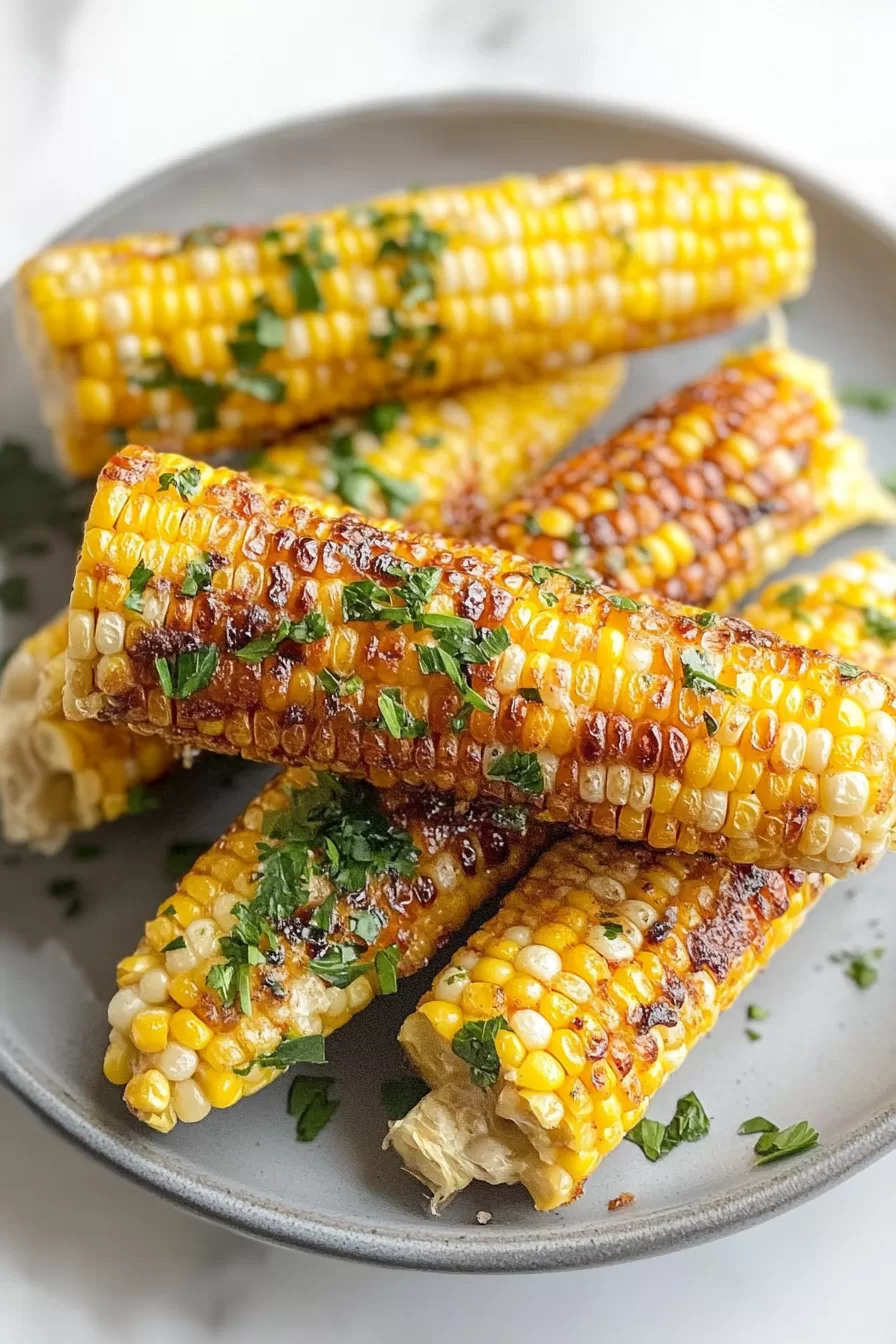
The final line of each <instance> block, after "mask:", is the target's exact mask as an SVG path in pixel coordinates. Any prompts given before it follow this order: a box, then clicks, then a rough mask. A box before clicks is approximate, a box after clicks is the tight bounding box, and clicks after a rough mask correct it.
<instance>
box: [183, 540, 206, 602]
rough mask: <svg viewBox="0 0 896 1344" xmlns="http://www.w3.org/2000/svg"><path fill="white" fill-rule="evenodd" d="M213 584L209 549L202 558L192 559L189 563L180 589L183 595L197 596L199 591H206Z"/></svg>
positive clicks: (203, 553)
mask: <svg viewBox="0 0 896 1344" xmlns="http://www.w3.org/2000/svg"><path fill="white" fill-rule="evenodd" d="M211 586H212V565H211V556H210V555H209V554H208V552H207V551H203V552H202V557H201V559H199V560H191V561H190V563H189V564H188V565H187V569H186V573H185V574H184V581H183V583H182V584H181V586H180V591H181V595H182V596H183V597H195V596H196V595H197V593H204V592H206V591H207V590H208V589H209V588H211Z"/></svg>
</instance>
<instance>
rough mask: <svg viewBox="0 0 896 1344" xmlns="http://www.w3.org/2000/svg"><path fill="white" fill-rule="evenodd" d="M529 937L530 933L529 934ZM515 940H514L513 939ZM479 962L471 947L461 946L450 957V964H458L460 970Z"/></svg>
mask: <svg viewBox="0 0 896 1344" xmlns="http://www.w3.org/2000/svg"><path fill="white" fill-rule="evenodd" d="M529 937H530V939H531V937H532V935H531V934H530V935H529ZM514 941H516V940H514ZM478 964H479V953H478V952H474V951H473V949H472V948H471V947H462V948H461V950H460V951H459V952H455V954H454V956H453V957H452V958H451V965H452V966H460V968H461V970H464V971H472V969H473V967H474V966H476V965H478Z"/></svg>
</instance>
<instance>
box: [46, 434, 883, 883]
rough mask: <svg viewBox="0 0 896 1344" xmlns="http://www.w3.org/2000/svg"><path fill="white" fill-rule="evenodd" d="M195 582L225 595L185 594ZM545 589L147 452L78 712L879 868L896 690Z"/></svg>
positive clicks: (474, 552) (680, 611) (673, 844)
mask: <svg viewBox="0 0 896 1344" xmlns="http://www.w3.org/2000/svg"><path fill="white" fill-rule="evenodd" d="M199 557H204V558H203V559H199ZM197 563H199V564H201V565H204V566H205V570H206V572H207V579H208V583H207V585H206V587H205V588H204V589H203V590H202V591H198V592H196V593H195V595H192V594H185V591H184V589H185V586H186V584H185V578H184V576H185V575H186V576H189V574H190V572H191V571H190V566H191V565H194V564H197ZM540 569H541V570H543V571H544V572H540ZM540 569H539V567H538V566H534V565H531V564H530V563H529V562H527V561H525V560H523V559H522V558H521V557H517V556H511V555H509V554H507V553H505V552H502V551H498V550H493V549H490V548H488V547H484V546H475V545H460V544H458V545H456V546H453V547H452V546H450V545H448V544H446V543H444V542H442V541H440V540H438V539H432V538H427V537H423V536H419V537H414V536H413V535H411V534H408V533H406V532H403V531H402V530H401V529H400V527H399V526H398V525H397V524H395V523H389V522H384V523H382V524H381V525H379V526H378V527H377V526H374V525H372V524H369V523H367V522H365V521H364V520H362V519H360V518H358V517H357V516H356V515H352V514H348V515H339V514H337V513H336V511H335V510H330V511H329V514H328V512H327V510H326V508H325V506H323V505H319V506H317V507H312V506H311V504H310V503H309V504H307V505H306V504H305V503H303V502H302V501H296V500H295V498H292V497H290V496H286V495H278V494H277V493H275V492H273V491H271V490H270V489H268V488H267V487H262V486H258V485H253V484H252V483H251V482H250V481H249V480H248V479H247V478H246V477H245V476H241V475H239V474H238V473H235V472H232V471H229V470H227V469H225V468H218V469H213V468H211V467H209V466H204V465H191V464H190V463H189V462H188V461H187V460H186V459H183V458H178V457H174V456H156V455H155V454H153V453H151V452H150V451H149V450H147V449H142V448H131V449H128V450H127V451H126V452H124V453H122V454H120V455H118V456H116V457H115V458H113V459H112V461H111V462H110V463H108V464H107V466H106V468H105V469H104V471H103V472H102V473H101V475H100V478H99V482H98V487H97V493H96V496H95V498H94V501H93V505H92V507H91V511H90V515H89V518H88V522H87V526H86V530H85V537H84V545H83V547H82V550H81V555H80V557H79V562H78V569H77V573H76V575H75V583H74V588H73V592H72V601H71V608H70V613H69V632H68V655H67V664H66V688H65V699H64V708H65V713H66V716H67V717H69V718H72V719H75V720H79V719H84V718H101V719H103V720H104V721H119V722H127V723H128V724H130V725H131V726H133V727H134V728H135V729H137V730H138V731H143V732H157V733H160V734H161V735H162V736H164V737H166V738H167V739H168V740H169V741H173V742H183V743H187V744H190V745H192V746H206V747H208V748H209V749H211V750H214V751H221V752H226V753H231V754H235V753H241V754H242V755H244V756H247V757H250V758H252V759H258V760H270V761H276V762H282V763H283V764H308V765H313V766H316V767H320V768H322V769H331V770H335V771H337V772H339V773H346V774H350V775H354V776H356V777H360V778H365V779H368V780H369V781H370V782H371V783H373V784H374V785H376V786H377V787H389V786H391V785H392V784H395V783H397V782H399V781H401V782H405V783H408V784H411V785H417V786H421V785H425V786H432V787H436V788H439V789H444V790H448V791H452V792H455V793H456V794H457V795H458V796H459V797H476V796H488V797H495V798H497V799H499V800H510V801H520V800H528V801H529V802H530V803H531V804H532V805H533V806H534V807H535V808H536V810H537V811H538V812H540V814H541V815H542V817H543V818H544V819H545V820H549V821H558V822H568V823H570V824H572V825H573V826H575V827H576V828H578V829H587V830H592V831H595V832H597V833H598V834H605V835H615V836H616V837H617V838H619V839H623V840H642V841H645V842H646V843H647V844H649V845H650V846H652V847H654V848H658V849H678V850H681V851H684V852H685V853H696V852H698V851H701V850H702V851H706V852H710V853H714V854H718V855H720V856H723V857H725V858H727V859H728V860H729V861H732V862H737V863H761V864H762V865H763V866H765V867H791V866H796V865H799V866H801V867H804V868H808V869H812V870H815V871H822V872H829V873H831V874H833V875H835V876H842V875H844V874H846V873H848V872H852V871H855V870H857V869H861V868H864V867H867V866H868V865H869V864H870V863H872V862H873V861H874V860H875V859H877V858H878V857H879V856H880V854H881V853H882V852H883V851H884V849H885V848H886V847H887V843H888V839H889V836H890V833H891V830H892V828H893V825H894V820H896V690H894V689H893V687H891V685H890V684H889V683H888V682H886V681H885V680H883V679H882V678H881V677H878V676H875V675H873V674H872V673H870V672H864V671H860V670H859V669H858V668H856V667H854V666H853V665H851V664H847V663H845V662H842V661H840V662H838V661H837V660H836V659H833V658H830V657H827V656H825V655H823V654H820V653H810V652H809V651H807V650H806V649H801V648H798V647H796V646H794V645H790V644H786V643H784V642H783V641H781V640H778V639H776V638H775V637H774V636H772V635H770V634H767V633H763V632H757V631H755V630H753V629H752V627H750V626H748V625H746V624H745V623H743V622H742V621H735V620H725V619H723V618H721V617H717V616H715V615H713V614H712V613H708V612H707V613H700V612H697V611H696V610H694V609H691V608H684V607H678V606H676V605H675V604H673V603H665V604H663V603H662V602H660V601H659V600H658V603H657V604H656V605H652V606H650V605H647V603H646V602H642V601H640V600H638V599H634V598H631V597H628V596H623V595H621V594H618V593H615V592H612V591H610V590H608V589H601V588H599V587H595V586H592V587H590V588H588V589H587V590H586V591H584V592H582V591H578V590H579V589H581V588H583V587H586V585H584V584H583V583H582V582H581V581H580V580H577V579H570V578H568V577H566V576H564V575H557V574H553V573H551V572H550V571H548V570H547V568H546V567H544V566H542V567H540ZM135 576H136V579H135ZM135 583H136V585H137V587H138V588H139V589H140V596H139V601H138V603H137V607H138V609H136V610H135V609H134V604H133V603H132V602H131V604H130V605H128V603H129V602H130V600H131V598H132V597H133V595H134V588H135ZM346 682H348V685H347V684H346ZM349 685H350V686H351V690H349Z"/></svg>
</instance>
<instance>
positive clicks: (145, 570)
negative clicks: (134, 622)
mask: <svg viewBox="0 0 896 1344" xmlns="http://www.w3.org/2000/svg"><path fill="white" fill-rule="evenodd" d="M152 577H153V571H152V570H151V569H150V568H149V567H148V566H147V565H144V563H143V561H142V560H140V561H138V563H137V566H136V568H135V569H133V570H131V576H130V578H129V579H128V594H127V597H126V598H125V599H124V602H123V603H122V605H123V606H125V607H127V609H128V611H136V612H137V613H138V614H139V613H141V612H142V611H143V594H144V592H145V591H146V585H147V584H148V583H149V581H150V579H151V578H152Z"/></svg>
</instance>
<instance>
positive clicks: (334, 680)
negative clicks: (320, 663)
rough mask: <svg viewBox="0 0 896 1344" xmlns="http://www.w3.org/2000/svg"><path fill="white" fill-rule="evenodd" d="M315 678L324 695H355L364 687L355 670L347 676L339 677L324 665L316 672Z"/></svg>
mask: <svg viewBox="0 0 896 1344" xmlns="http://www.w3.org/2000/svg"><path fill="white" fill-rule="evenodd" d="M317 680H318V684H319V685H320V687H321V689H322V690H323V692H324V694H325V695H336V696H339V697H340V698H344V697H345V696H347V695H355V694H356V693H357V692H358V691H362V690H363V689H364V682H363V681H362V680H361V678H360V677H359V676H358V674H357V673H356V672H353V673H352V675H351V676H349V677H340V676H339V675H338V673H336V672H331V671H330V670H329V668H326V667H324V668H321V670H320V672H318V674H317Z"/></svg>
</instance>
